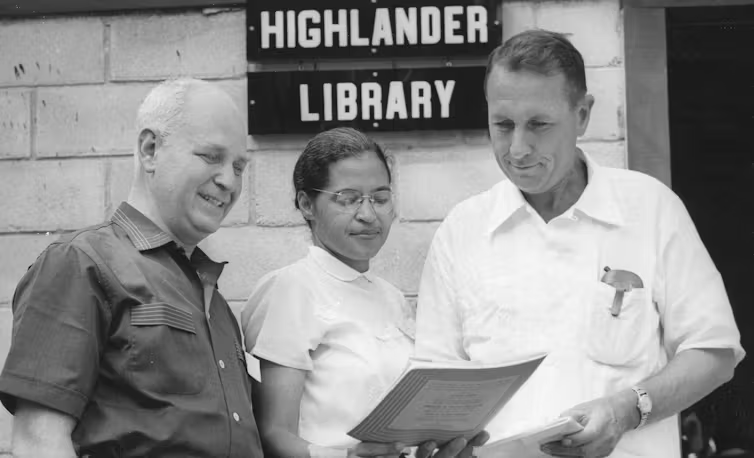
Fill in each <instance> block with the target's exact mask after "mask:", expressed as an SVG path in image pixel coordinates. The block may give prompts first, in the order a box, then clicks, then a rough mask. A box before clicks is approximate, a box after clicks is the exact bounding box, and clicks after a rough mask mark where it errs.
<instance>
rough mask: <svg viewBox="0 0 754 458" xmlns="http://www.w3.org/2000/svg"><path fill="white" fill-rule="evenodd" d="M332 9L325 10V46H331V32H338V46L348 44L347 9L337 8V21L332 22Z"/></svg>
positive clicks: (343, 46) (342, 46)
mask: <svg viewBox="0 0 754 458" xmlns="http://www.w3.org/2000/svg"><path fill="white" fill-rule="evenodd" d="M332 13H333V11H332V10H325V23H324V29H325V47H327V48H332V46H333V34H336V33H337V34H338V46H340V47H341V48H345V47H346V46H348V11H346V10H338V22H333V14H332Z"/></svg>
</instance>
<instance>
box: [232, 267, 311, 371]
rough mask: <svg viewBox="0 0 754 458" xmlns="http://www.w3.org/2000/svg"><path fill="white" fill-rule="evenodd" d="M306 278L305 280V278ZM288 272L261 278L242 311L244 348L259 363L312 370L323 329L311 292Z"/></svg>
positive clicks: (287, 270)
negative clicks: (314, 354) (259, 361)
mask: <svg viewBox="0 0 754 458" xmlns="http://www.w3.org/2000/svg"><path fill="white" fill-rule="evenodd" d="M304 278H306V277H304ZM304 282H305V280H304V279H302V278H301V276H298V277H297V276H296V275H294V274H293V272H292V271H291V270H289V269H284V270H282V271H276V272H273V273H271V274H268V275H267V276H265V277H263V278H262V279H261V280H260V281H259V284H258V285H257V287H256V288H255V290H254V292H252V294H251V296H250V297H249V300H248V302H247V303H246V305H245V306H244V308H243V310H242V311H241V325H242V328H243V331H244V338H245V339H246V348H247V349H248V351H249V352H250V353H251V354H252V355H254V356H255V357H257V358H259V359H264V360H267V361H270V362H273V363H275V364H279V365H281V366H286V367H291V368H294V369H301V370H312V359H311V352H312V351H314V350H315V349H316V348H317V346H319V343H320V342H321V340H322V335H323V334H324V328H323V325H322V322H321V320H319V319H318V317H317V315H316V313H315V307H316V303H315V297H314V294H313V293H312V290H311V289H310V288H308V287H307V285H306V284H305V283H304Z"/></svg>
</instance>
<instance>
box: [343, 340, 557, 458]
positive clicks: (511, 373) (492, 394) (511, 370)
mask: <svg viewBox="0 0 754 458" xmlns="http://www.w3.org/2000/svg"><path fill="white" fill-rule="evenodd" d="M546 356H547V355H546V354H537V355H533V356H531V357H529V358H527V359H524V360H517V361H509V362H505V363H500V364H496V365H481V364H478V363H472V362H469V361H453V362H437V361H423V360H415V359H414V360H410V361H409V363H408V366H407V367H406V369H405V371H404V372H403V374H402V375H401V376H400V377H399V378H398V380H397V381H396V382H395V384H393V386H392V387H391V389H390V390H388V392H387V394H386V395H385V396H384V397H383V398H382V400H381V401H380V402H379V403H378V404H377V406H376V407H375V408H374V410H372V412H371V413H369V415H367V416H366V418H364V419H363V420H362V421H361V422H360V423H359V424H358V425H357V426H356V427H355V428H353V429H352V430H351V431H349V432H348V435H349V436H351V437H353V438H355V439H358V440H360V441H362V442H401V443H403V444H406V445H407V446H414V445H419V444H420V443H422V442H426V441H428V440H432V441H435V442H436V443H438V444H439V445H442V444H445V443H446V442H449V441H451V440H453V439H455V438H456V437H461V436H462V437H465V438H466V439H471V438H472V437H474V436H476V435H477V434H478V433H479V432H481V431H482V430H483V429H484V428H485V426H487V424H488V423H489V422H490V420H492V418H494V416H495V415H496V414H497V413H498V412H499V411H500V409H502V408H503V406H504V405H505V403H506V402H508V400H509V399H510V398H511V397H512V396H513V394H514V393H515V392H516V391H518V389H519V388H520V387H521V385H523V384H524V382H526V380H527V379H528V378H529V377H530V376H531V374H532V373H533V372H534V370H536V369H537V367H539V365H540V363H541V362H542V361H543V360H544V359H545V357H546Z"/></svg>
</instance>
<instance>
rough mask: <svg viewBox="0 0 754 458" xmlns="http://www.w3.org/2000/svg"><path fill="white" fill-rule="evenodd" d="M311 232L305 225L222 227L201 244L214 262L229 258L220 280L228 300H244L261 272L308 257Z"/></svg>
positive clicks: (262, 273) (260, 275)
mask: <svg viewBox="0 0 754 458" xmlns="http://www.w3.org/2000/svg"><path fill="white" fill-rule="evenodd" d="M310 245H311V233H310V232H309V228H308V227H306V226H298V227H285V228H265V227H254V226H246V227H233V228H221V229H220V230H219V231H217V233H215V234H213V235H211V236H209V237H207V239H205V240H204V241H203V242H202V243H201V244H200V245H199V246H200V247H201V248H202V250H204V251H205V252H206V253H207V254H208V255H209V256H210V257H211V258H212V259H214V260H215V261H229V263H228V265H227V266H225V270H224V271H223V274H222V276H221V277H220V281H219V282H218V284H219V287H220V292H221V293H222V294H223V295H224V296H225V298H226V299H228V300H238V301H245V300H247V299H248V298H249V295H250V294H251V291H252V290H253V289H254V286H255V285H256V283H257V281H258V280H259V279H260V278H261V277H262V275H264V274H266V273H267V272H270V271H272V270H275V269H277V268H280V267H283V266H286V265H288V264H291V263H293V262H295V261H297V260H298V259H301V258H303V257H304V256H306V253H307V252H308V247H309V246H310Z"/></svg>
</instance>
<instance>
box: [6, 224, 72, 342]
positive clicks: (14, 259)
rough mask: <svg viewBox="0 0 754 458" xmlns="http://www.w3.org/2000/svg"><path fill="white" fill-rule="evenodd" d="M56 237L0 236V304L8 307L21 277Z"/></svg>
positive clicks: (42, 235)
mask: <svg viewBox="0 0 754 458" xmlns="http://www.w3.org/2000/svg"><path fill="white" fill-rule="evenodd" d="M58 237H60V235H59V234H49V235H44V234H41V235H27V234H23V235H22V234H19V235H0V252H2V253H3V262H2V263H0V303H5V304H7V305H8V306H10V303H11V300H12V299H13V292H14V291H15V290H16V285H17V284H18V282H19V280H21V277H22V276H23V275H24V273H25V272H26V270H27V269H28V268H29V266H31V265H32V264H33V263H34V261H35V260H36V259H37V256H39V254H40V253H41V252H42V251H44V249H45V248H47V246H48V245H49V244H51V243H52V242H54V241H55V240H57V239H58ZM1 310H2V308H0V311H1ZM0 324H2V323H0ZM0 355H3V357H4V355H5V353H2V352H0Z"/></svg>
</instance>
